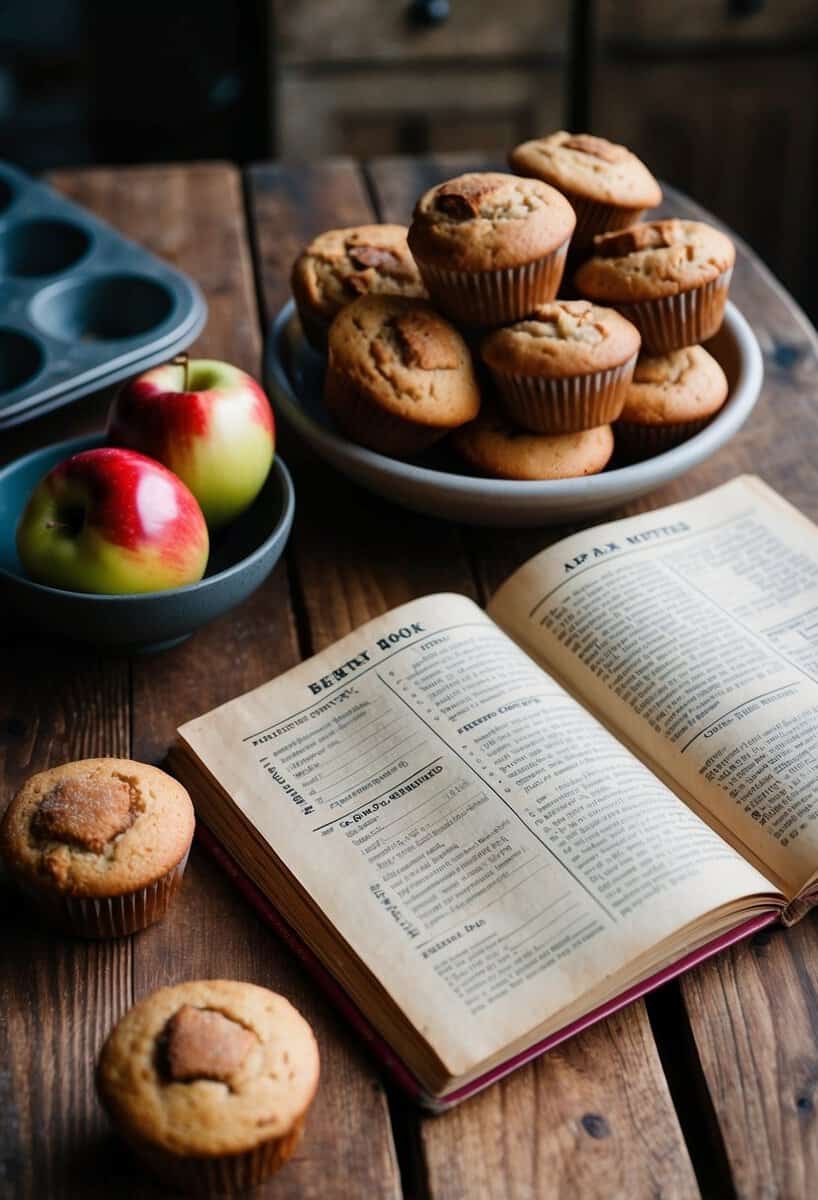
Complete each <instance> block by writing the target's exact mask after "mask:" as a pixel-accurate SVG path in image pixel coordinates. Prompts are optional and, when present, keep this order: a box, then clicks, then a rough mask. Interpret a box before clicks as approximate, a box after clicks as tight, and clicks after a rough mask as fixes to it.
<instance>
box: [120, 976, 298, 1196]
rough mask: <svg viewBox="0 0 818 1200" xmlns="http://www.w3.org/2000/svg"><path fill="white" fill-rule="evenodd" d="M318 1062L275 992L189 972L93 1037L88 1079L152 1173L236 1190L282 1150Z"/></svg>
mask: <svg viewBox="0 0 818 1200" xmlns="http://www.w3.org/2000/svg"><path fill="white" fill-rule="evenodd" d="M318 1074H319V1057H318V1047H317V1045H316V1042H315V1038H314V1036H313V1033H312V1030H311V1029H310V1026H309V1025H308V1024H307V1022H306V1021H305V1020H304V1018H303V1017H302V1016H301V1015H300V1014H299V1013H298V1012H297V1011H296V1009H295V1008H293V1006H292V1005H291V1004H290V1003H289V1001H287V1000H285V999H284V997H283V996H279V995H276V994H275V993H274V992H270V991H268V990H267V989H266V988H262V987H257V986H255V985H254V984H251V983H237V982H234V981H230V980H222V979H217V980H199V981H193V982H188V983H181V984H177V985H176V986H175V987H166V988H160V989H159V991H156V992H153V993H152V994H151V995H150V996H147V997H146V998H145V999H144V1000H142V1001H140V1002H139V1003H138V1004H136V1005H135V1006H134V1007H133V1008H132V1009H130V1011H129V1012H127V1013H126V1014H125V1016H124V1017H123V1018H122V1019H121V1020H120V1021H119V1023H118V1024H117V1025H116V1026H115V1027H114V1029H113V1030H112V1032H111V1033H110V1035H109V1037H108V1040H107V1041H106V1042H105V1045H104V1046H103V1048H102V1052H101V1054H100V1057H99V1062H98V1065H97V1090H98V1093H99V1097H100V1100H101V1102H102V1105H103V1107H104V1108H105V1110H106V1112H107V1114H108V1116H109V1117H110V1119H111V1121H112V1123H113V1125H114V1126H115V1128H116V1129H117V1130H118V1132H119V1133H120V1134H121V1136H122V1137H123V1138H124V1139H125V1140H126V1141H127V1142H128V1143H129V1144H130V1145H131V1147H132V1148H133V1149H134V1151H135V1152H136V1154H137V1155H138V1157H139V1158H140V1159H141V1160H142V1161H143V1162H144V1163H145V1165H146V1166H147V1167H148V1168H149V1169H150V1170H152V1171H153V1172H154V1173H155V1174H156V1175H158V1176H159V1177H160V1178H161V1179H163V1180H165V1181H166V1182H167V1183H169V1184H172V1185H173V1186H175V1187H179V1188H182V1189H183V1190H186V1191H196V1192H199V1193H202V1194H205V1195H212V1194H213V1193H215V1192H222V1191H230V1192H238V1191H241V1192H242V1193H243V1191H244V1190H245V1189H248V1188H252V1187H255V1186H256V1184H258V1183H259V1182H260V1181H261V1180H262V1179H264V1178H266V1177H267V1176H268V1175H270V1174H272V1172H274V1171H276V1170H277V1169H278V1168H279V1167H281V1166H282V1165H283V1164H284V1163H285V1162H286V1161H287V1159H288V1158H289V1157H290V1156H291V1155H292V1153H293V1151H294V1150H295V1148H296V1146H297V1144H298V1141H299V1139H300V1137H301V1133H302V1130H303V1127H304V1122H305V1118H306V1113H307V1109H308V1108H309V1106H310V1104H311V1102H312V1099H313V1097H314V1095H315V1091H316V1088H317V1086H318Z"/></svg>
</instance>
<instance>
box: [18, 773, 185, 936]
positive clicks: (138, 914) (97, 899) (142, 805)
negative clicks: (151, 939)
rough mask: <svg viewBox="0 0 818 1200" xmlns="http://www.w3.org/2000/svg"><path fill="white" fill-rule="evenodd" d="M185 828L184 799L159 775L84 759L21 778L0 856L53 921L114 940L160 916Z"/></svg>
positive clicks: (176, 879)
mask: <svg viewBox="0 0 818 1200" xmlns="http://www.w3.org/2000/svg"><path fill="white" fill-rule="evenodd" d="M194 826H195V820H194V815H193V805H192V803H191V800H190V796H189V795H188V793H187V792H186V791H185V789H184V788H183V787H182V785H181V784H180V783H177V781H176V780H175V779H171V777H170V776H169V775H166V774H165V772H164V771H160V770H159V769H158V768H157V767H150V766H147V765H146V764H145V763H137V762H132V761H131V760H130V759H125V758H87V759H84V760H82V761H80V762H72V763H65V764H64V765H63V766H59V767H51V768H50V769H49V770H47V771H39V772H38V773H37V774H36V775H32V776H31V778H30V779H28V780H26V782H25V783H24V784H23V786H22V787H21V788H20V790H19V791H18V793H17V795H16V796H15V797H14V799H13V800H12V801H11V803H10V804H9V806H8V808H7V809H6V813H5V816H4V817H3V821H2V823H0V856H2V858H3V861H4V862H5V865H6V867H7V868H8V871H9V874H10V875H11V877H12V878H13V879H14V880H15V881H16V882H17V883H18V884H19V886H20V887H21V889H22V890H23V891H24V892H25V894H26V895H27V896H29V898H30V899H31V900H32V901H33V902H34V903H35V904H36V906H37V907H38V908H39V909H40V911H41V912H42V913H43V914H44V915H45V916H46V918H47V919H48V920H50V921H51V922H52V923H54V924H56V925H58V926H59V927H60V928H62V929H64V930H66V931H67V932H69V933H74V934H79V935H80V936H82V937H91V938H106V937H121V936H123V935H124V934H129V933H134V932H135V931H136V930H138V929H144V928H145V927H146V926H148V925H152V924H153V923H154V922H155V921H158V920H160V919H161V918H162V917H163V916H164V915H165V912H166V911H167V908H168V906H169V905H170V903H171V902H172V900H173V898H174V897H175V895H176V893H177V892H178V890H179V888H180V886H181V883H182V876H183V875H184V870H185V865H186V863H187V857H188V852H189V850H190V843H191V841H192V840H193V830H194Z"/></svg>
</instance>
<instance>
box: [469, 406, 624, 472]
mask: <svg viewBox="0 0 818 1200" xmlns="http://www.w3.org/2000/svg"><path fill="white" fill-rule="evenodd" d="M452 446H453V447H454V449H455V450H456V451H457V453H458V454H459V455H460V457H461V458H462V459H463V460H464V461H465V462H466V463H468V465H469V466H470V467H471V468H472V470H474V471H477V472H478V473H479V474H481V475H491V476H493V477H494V478H495V479H523V480H535V479H572V478H574V477H576V476H578V475H596V474H598V473H599V472H600V471H602V470H603V469H604V468H605V466H606V465H607V463H608V460H609V459H610V457H611V454H612V453H613V448H614V438H613V433H612V432H611V427H610V425H601V426H598V427H597V428H596V429H584V430H582V431H580V432H578V433H558V434H554V435H551V436H549V435H547V434H543V433H529V432H528V431H527V430H524V429H518V428H517V426H515V425H512V424H511V422H510V421H508V420H507V419H506V417H505V416H504V415H503V414H502V413H499V412H496V411H493V410H489V411H486V410H484V411H483V412H482V413H481V414H480V416H479V417H478V418H477V420H476V421H472V422H471V423H470V424H469V425H464V426H463V428H462V429H458V431H457V432H456V433H455V434H454V435H453V436H452Z"/></svg>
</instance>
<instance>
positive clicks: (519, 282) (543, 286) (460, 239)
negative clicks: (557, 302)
mask: <svg viewBox="0 0 818 1200" xmlns="http://www.w3.org/2000/svg"><path fill="white" fill-rule="evenodd" d="M574 225H575V218H574V211H573V209H572V208H571V205H570V204H569V203H568V201H567V200H566V199H565V197H564V196H562V195H560V193H559V192H558V191H556V189H555V188H552V187H549V185H548V184H547V183H542V181H541V180H539V179H520V178H518V177H517V176H515V175H504V174H500V173H498V172H484V173H480V172H476V173H473V174H467V175H460V176H458V177H457V178H456V179H449V180H447V181H446V182H445V183H441V184H438V186H437V187H434V188H430V190H429V191H428V192H426V193H425V195H423V196H421V198H420V200H419V201H418V202H417V204H416V206H415V212H414V216H413V218H412V224H411V226H410V228H409V246H410V248H411V251H412V254H413V255H414V256H415V260H416V261H417V264H418V266H419V267H420V273H421V275H422V276H423V281H424V283H425V284H426V287H427V288H428V290H429V295H430V296H431V297H432V299H433V300H434V302H435V303H436V304H438V305H439V306H440V308H441V309H443V311H444V312H445V313H447V314H448V315H449V316H451V317H453V318H454V319H455V320H459V321H463V322H465V323H466V324H471V325H499V324H502V323H503V322H506V321H515V320H517V319H518V318H519V317H524V316H525V315H526V314H527V313H529V312H531V310H532V309H533V308H535V307H536V305H537V304H539V303H542V302H543V301H545V300H551V299H553V297H554V296H556V294H557V290H558V288H559V285H560V280H561V279H562V272H563V268H564V266H565V255H566V252H567V250H568V243H569V241H570V239H571V234H572V233H573V231H574Z"/></svg>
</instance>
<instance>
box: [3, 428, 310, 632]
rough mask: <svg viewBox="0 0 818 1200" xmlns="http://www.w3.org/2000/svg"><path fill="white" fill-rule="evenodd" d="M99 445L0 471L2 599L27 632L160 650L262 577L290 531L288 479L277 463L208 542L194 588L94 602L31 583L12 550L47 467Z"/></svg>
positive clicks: (49, 450)
mask: <svg viewBox="0 0 818 1200" xmlns="http://www.w3.org/2000/svg"><path fill="white" fill-rule="evenodd" d="M103 443H104V438H103V437H102V436H101V435H97V436H86V437H82V438H74V439H72V440H71V441H68V442H58V443H56V444H55V445H53V446H47V447H46V448H45V449H44V450H36V451H34V453H33V454H27V455H25V457H24V458H20V459H18V460H17V461H16V462H13V463H11V464H10V465H9V466H7V467H5V468H4V469H3V470H0V593H2V596H3V599H4V600H6V601H7V602H8V603H9V605H10V606H11V607H12V608H13V609H16V610H17V611H18V612H19V613H20V614H21V616H22V617H23V620H24V623H25V625H26V626H27V627H29V626H32V625H33V626H34V627H35V628H37V629H40V630H42V631H44V632H45V633H48V634H53V635H57V636H59V637H64V638H69V639H70V640H72V641H81V642H90V643H92V644H93V645H95V646H98V647H107V648H111V649H115V650H118V651H121V652H122V653H141V652H145V651H151V650H160V649H163V648H165V647H166V646H169V645H172V644H173V643H175V642H178V641H181V640H182V639H183V638H185V637H187V636H188V634H190V633H192V632H193V630H194V629H198V628H199V626H200V625H204V624H206V623H207V622H208V621H212V620H213V618H214V617H219V616H221V615H222V613H226V612H227V611H228V610H229V609H231V608H234V607H235V606H236V605H237V604H240V603H241V602H242V600H245V599H246V598H247V597H248V596H249V595H250V594H251V592H254V591H255V590H256V588H257V587H258V586H259V584H261V583H262V582H263V581H264V580H265V579H266V578H267V576H268V575H269V574H270V572H271V571H272V569H273V567H274V566H275V564H276V563H277V562H278V560H279V558H280V557H281V554H282V552H283V550H284V547H285V545H286V544H287V538H288V537H289V534H290V529H291V527H292V523H293V513H294V511H295V493H294V490H293V483H292V479H291V478H290V473H289V471H288V470H287V468H286V467H285V466H284V463H283V462H282V461H281V459H280V458H276V459H275V461H274V463H273V469H272V470H271V472H270V474H269V476H268V479H267V482H266V483H265V485H264V487H263V488H262V489H261V492H260V493H259V495H258V497H257V498H256V500H255V501H254V503H253V504H252V505H251V507H250V508H249V509H248V510H247V511H246V512H245V513H242V515H241V516H240V517H239V518H238V519H237V520H236V521H234V522H233V523H232V524H231V525H230V526H228V528H226V529H224V530H222V531H221V532H220V533H218V534H217V535H216V537H215V538H214V539H213V541H212V544H211V548H210V561H209V562H208V565H207V574H206V575H205V577H204V579H202V580H200V581H199V583H191V584H188V585H187V586H186V587H180V588H172V589H170V590H168V591H165V592H145V593H143V594H141V595H136V596H96V595H90V594H88V593H86V592H67V591H62V590H60V589H59V588H52V587H46V586H45V585H43V584H41V583H34V582H33V581H32V580H31V579H28V578H27V576H26V574H25V572H24V571H23V568H22V566H21V564H20V560H19V558H18V557H17V550H16V547H15V532H16V530H17V525H18V522H19V520H20V517H21V515H22V512H23V508H24V507H25V504H26V501H27V500H28V498H29V496H30V495H31V493H32V491H33V490H34V488H35V487H36V485H37V483H38V482H39V481H40V480H41V479H42V477H43V476H44V475H45V474H47V472H48V471H50V470H51V468H52V467H53V466H56V464H57V463H59V462H62V461H63V459H65V458H68V457H69V455H71V454H77V453H78V452H79V451H80V450H90V449H91V448H92V447H94V446H101V445H103Z"/></svg>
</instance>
